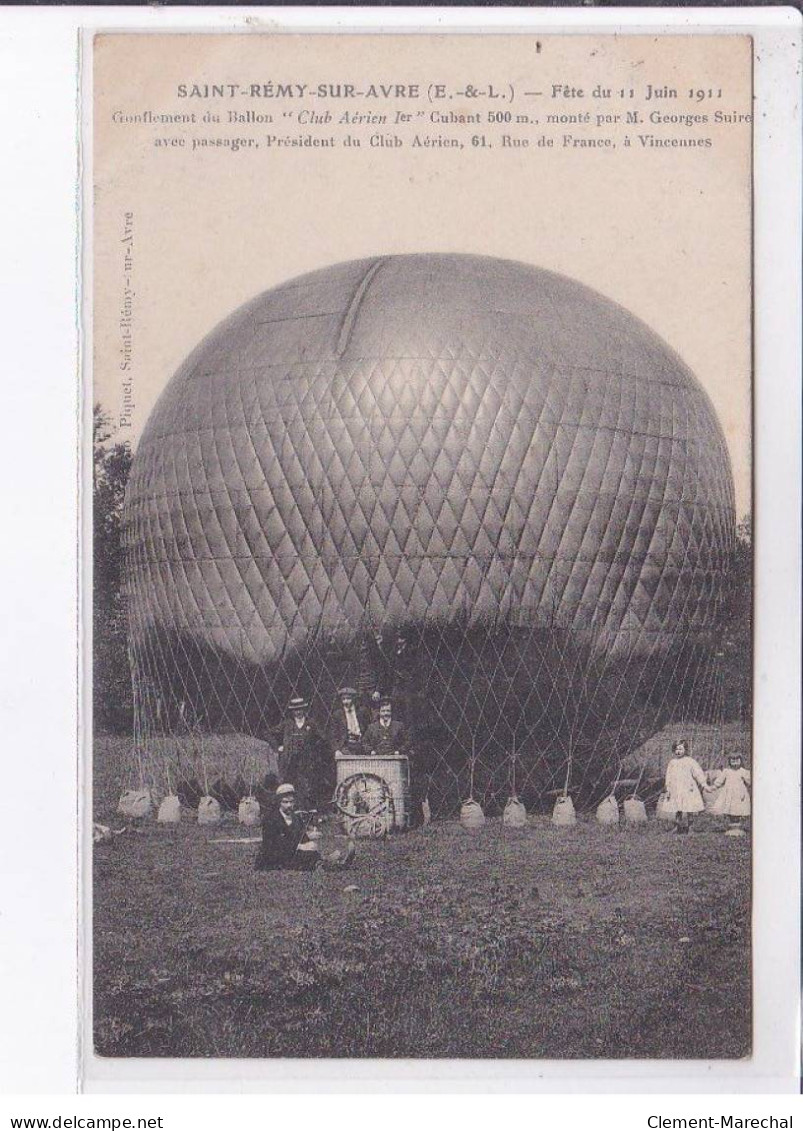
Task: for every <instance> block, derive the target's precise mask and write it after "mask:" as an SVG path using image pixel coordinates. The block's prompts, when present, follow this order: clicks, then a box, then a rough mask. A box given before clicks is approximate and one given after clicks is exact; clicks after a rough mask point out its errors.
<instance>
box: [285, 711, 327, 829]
mask: <svg viewBox="0 0 803 1131" xmlns="http://www.w3.org/2000/svg"><path fill="white" fill-rule="evenodd" d="M331 761H332V759H331V757H330V755H329V752H328V750H327V743H326V740H325V739H324V737H323V735H322V734H321V732H320V731H319V730H318V728H317V727H316V725H315V723H314V722H312V720H311V719H309V718H308V719H307V720H306V721H305V723H304V726H303V727H301V728H300V729H299V728H298V727H297V726H296V724H295V721H294V720H293V719H288V720H287V721H286V723H285V725H284V730H283V732H282V749H281V750H279V779H280V781H282V782H289V783H290V785H293V786H295V790H296V799H297V801H298V805H299V808H301V809H308V808H310V807H312V806H314V805H315V804H316V803H317V802H318V801H323V800H324V799H326V798H328V797H330V796H331V792H332V783H331V781H330V778H332V777H333V772H330V765H329V763H330V762H331Z"/></svg>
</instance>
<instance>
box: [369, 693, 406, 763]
mask: <svg viewBox="0 0 803 1131" xmlns="http://www.w3.org/2000/svg"><path fill="white" fill-rule="evenodd" d="M363 745H364V747H365V750H366V752H369V753H370V754H371V755H376V756H377V757H379V758H382V757H385V756H387V755H388V754H409V753H410V739H409V737H408V734H407V730H406V728H405V727H404V726H403V724H402V723H397V722H396V721H395V720H394V718H393V704H392V702H391V700H390V698H389V697H388V696H384V697H383V698H382V700H381V701H380V704H379V718H378V720H377V721H376V722H375V723H371V725H370V726H369V727H366V730H365V740H364V744H363Z"/></svg>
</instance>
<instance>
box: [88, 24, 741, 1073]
mask: <svg viewBox="0 0 803 1131" xmlns="http://www.w3.org/2000/svg"><path fill="white" fill-rule="evenodd" d="M89 54H90V59H89V62H88V65H90V66H91V70H92V85H93V92H92V102H91V109H92V117H93V128H92V154H91V168H92V173H91V177H92V182H91V184H92V196H93V202H92V210H93V211H92V216H91V218H90V219H89V220H88V223H89V225H90V228H91V237H92V243H93V250H92V272H93V285H92V296H91V303H92V342H91V359H92V361H91V364H92V398H93V402H94V406H95V407H94V436H93V449H92V456H93V470H94V495H93V516H94V542H93V554H94V564H93V569H94V589H93V718H92V732H93V738H92V751H93V754H92V758H93V820H94V841H95V844H94V853H93V860H94V874H93V893H92V900H93V911H92V914H93V919H92V985H91V1010H92V1038H91V1040H92V1042H93V1046H94V1051H95V1053H96V1054H97V1056H99V1057H103V1058H140V1057H149V1058H166V1057H169V1058H189V1057H193V1058H213V1057H214V1058H452V1059H463V1058H476V1059H488V1058H500V1059H508V1060H522V1059H526V1060H539V1059H544V1058H549V1059H552V1060H554V1059H570V1060H579V1059H600V1058H605V1059H608V1060H623V1059H631V1060H633V1059H639V1060H647V1061H649V1060H658V1059H660V1060H709V1061H710V1060H731V1061H732V1060H739V1059H746V1058H749V1057H750V1056H751V1052H752V1048H753V1041H752V1017H753V1003H752V1001H751V975H752V965H751V900H752V896H753V893H752V891H751V865H752V853H751V769H752V763H753V749H752V742H751V731H752V682H751V680H752V674H751V673H752V646H753V644H752V642H753V634H752V624H751V610H752V576H753V569H752V561H753V555H752V544H751V517H752V501H751V482H752V455H751V448H752V444H751V351H752V341H751V306H752V280H751V254H752V213H751V208H752V204H751V194H752V177H751V146H752V136H753V122H752V43H751V39H750V37H749V36H746V35H738V34H727V35H726V34H706V35H693V34H686V35H680V34H678V35H667V34H655V35H641V34H639V35H616V34H612V33H602V32H600V33H598V34H594V35H584V34H583V35H561V34H534V33H522V34H494V35H479V34H459V35H458V34H449V33H442V34H395V33H394V34H386V35H379V34H349V35H331V34H324V33H318V34H313V33H308V34H272V33H268V32H265V33H263V32H261V31H256V32H253V33H251V34H221V33H204V34H200V33H196V34H192V33H186V32H184V33H169V34H155V33H148V34H145V33H135V32H132V33H108V34H100V33H99V34H97V35H96V36H95V37H94V39H93V41H92V46H91V50H90V52H89ZM760 757H761V751H760V750H757V751H756V759H757V760H758V759H760Z"/></svg>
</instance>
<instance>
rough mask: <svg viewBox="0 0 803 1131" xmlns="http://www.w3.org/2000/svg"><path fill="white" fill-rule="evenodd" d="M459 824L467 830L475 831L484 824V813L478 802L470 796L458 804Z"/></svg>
mask: <svg viewBox="0 0 803 1131" xmlns="http://www.w3.org/2000/svg"><path fill="white" fill-rule="evenodd" d="M460 824H461V825H462V826H463V828H464V829H467V830H468V832H476V831H477V830H478V829H481V828H482V826H483V825H484V824H485V814H484V813H483V811H482V806H481V805H480V804H479V802H477V801H475V800H474V798H473V797H470V798H469V799H468V801H464V802H463V804H462V805H461V806H460Z"/></svg>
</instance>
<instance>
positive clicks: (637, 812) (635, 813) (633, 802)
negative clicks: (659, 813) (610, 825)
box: [622, 797, 647, 825]
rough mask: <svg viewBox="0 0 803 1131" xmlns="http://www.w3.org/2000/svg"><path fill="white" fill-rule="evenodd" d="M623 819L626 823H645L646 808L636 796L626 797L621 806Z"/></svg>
mask: <svg viewBox="0 0 803 1131" xmlns="http://www.w3.org/2000/svg"><path fill="white" fill-rule="evenodd" d="M622 808H623V809H624V814H625V820H626V821H627V823H628V825H646V824H647V809H646V806H645V805H644V802H643V801H642V800H641V799H640V798H638V797H628V799H627V800H626V801H625V803H624V805H623V806H622Z"/></svg>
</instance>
